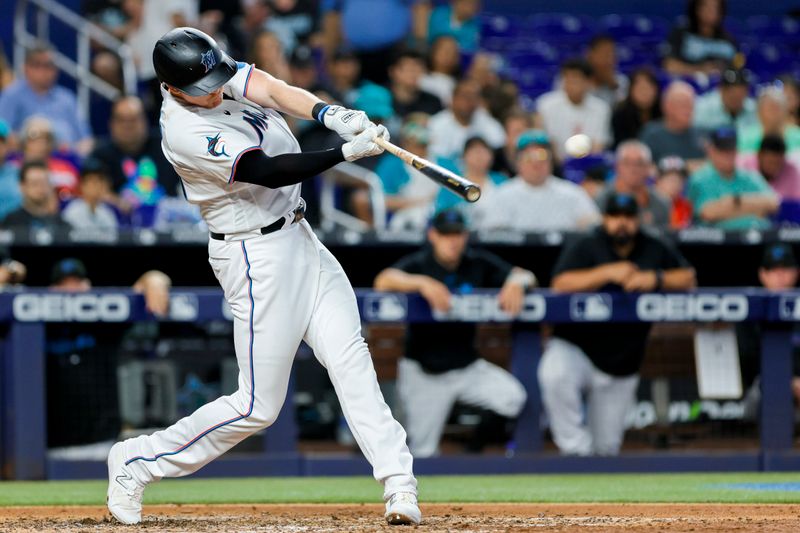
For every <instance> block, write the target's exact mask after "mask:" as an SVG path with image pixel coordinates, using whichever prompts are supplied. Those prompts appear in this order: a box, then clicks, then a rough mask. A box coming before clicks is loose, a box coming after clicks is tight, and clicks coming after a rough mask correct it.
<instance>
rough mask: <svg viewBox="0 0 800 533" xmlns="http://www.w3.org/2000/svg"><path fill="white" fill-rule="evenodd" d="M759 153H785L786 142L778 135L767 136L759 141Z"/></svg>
mask: <svg viewBox="0 0 800 533" xmlns="http://www.w3.org/2000/svg"><path fill="white" fill-rule="evenodd" d="M758 151H759V152H775V153H778V154H785V153H786V141H784V140H783V137H782V136H780V135H773V134H767V135H764V137H763V138H762V139H761V145H760V146H759V147H758Z"/></svg>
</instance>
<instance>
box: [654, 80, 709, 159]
mask: <svg viewBox="0 0 800 533" xmlns="http://www.w3.org/2000/svg"><path fill="white" fill-rule="evenodd" d="M694 97H695V93H694V89H693V88H692V86H691V85H689V84H688V83H686V82H684V81H673V82H672V83H670V84H669V85H668V86H667V88H666V89H665V90H664V94H663V95H662V97H661V110H662V111H663V112H664V118H663V119H661V120H659V121H656V122H649V123H648V124H646V125H645V127H644V129H643V130H642V133H641V135H640V137H639V139H640V140H641V141H642V142H643V143H645V144H646V145H647V146H648V147H649V148H650V151H651V152H652V154H653V159H654V160H656V161H660V160H661V159H662V158H664V157H667V156H671V155H676V156H678V157H680V158H681V159H683V160H684V161H686V165H687V166H688V167H689V169H690V170H692V169H695V168H698V167H699V166H700V165H702V164H703V159H704V156H705V153H704V151H703V140H702V138H701V136H700V132H699V131H698V130H697V128H695V127H694V126H692V115H693V114H694Z"/></svg>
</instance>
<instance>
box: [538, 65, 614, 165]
mask: <svg viewBox="0 0 800 533" xmlns="http://www.w3.org/2000/svg"><path fill="white" fill-rule="evenodd" d="M561 78H562V80H563V84H562V88H561V89H558V90H555V91H551V92H549V93H547V94H544V95H542V96H541V97H539V100H538V101H537V103H536V109H537V112H538V114H539V118H540V120H541V125H542V127H543V129H544V130H545V131H546V132H547V135H548V136H549V137H550V139H551V142H552V146H553V148H554V150H555V154H556V160H557V161H559V162H560V161H563V160H564V158H565V157H566V155H567V153H566V151H565V149H564V142H565V141H566V140H567V139H569V138H570V137H572V136H573V135H575V134H578V133H583V134H586V135H588V136H589V138H590V139H591V140H592V148H591V151H592V153H597V152H600V151H602V150H603V149H604V148H605V147H606V146H608V145H609V144H610V142H611V136H610V133H609V127H610V125H611V123H610V120H611V110H610V109H609V107H608V104H606V103H605V102H604V101H603V100H601V99H599V98H597V97H596V96H593V95H592V94H591V93H590V91H591V89H592V69H591V67H590V66H589V64H588V63H587V62H586V61H585V60H583V59H570V60H567V61H565V62H564V63H563V64H562V65H561Z"/></svg>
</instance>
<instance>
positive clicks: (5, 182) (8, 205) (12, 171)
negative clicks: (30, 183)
mask: <svg viewBox="0 0 800 533" xmlns="http://www.w3.org/2000/svg"><path fill="white" fill-rule="evenodd" d="M8 135H9V131H8V126H7V125H6V123H5V122H3V121H2V120H0V220H3V217H5V216H6V215H7V214H9V213H10V212H12V211H15V210H16V209H17V208H18V207H19V206H21V205H22V193H21V192H20V190H19V171H18V170H17V167H16V166H14V165H13V164H11V163H10V162H8V161H6V155H7V154H8Z"/></svg>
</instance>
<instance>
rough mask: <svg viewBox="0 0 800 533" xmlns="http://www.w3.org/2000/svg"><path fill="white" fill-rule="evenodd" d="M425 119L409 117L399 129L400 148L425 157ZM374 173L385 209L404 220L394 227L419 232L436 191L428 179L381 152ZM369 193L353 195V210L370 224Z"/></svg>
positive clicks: (436, 188)
mask: <svg viewBox="0 0 800 533" xmlns="http://www.w3.org/2000/svg"><path fill="white" fill-rule="evenodd" d="M427 120H428V116H427V115H424V114H422V113H415V114H411V115H409V116H408V118H407V119H406V122H405V124H403V127H402V128H401V130H400V135H399V141H398V142H399V146H400V147H402V148H403V149H405V150H408V151H409V152H411V153H412V154H414V155H417V156H420V157H424V158H427V157H428V128H427V124H426V122H427ZM375 174H377V175H378V177H379V178H380V179H381V183H382V184H383V192H384V194H385V195H386V196H385V197H386V210H387V211H388V212H389V213H391V214H394V213H398V214H399V216H400V217H401V218H402V219H403V220H402V221H401V222H396V221H394V218H393V219H392V222H393V224H395V225H400V226H401V227H403V228H404V229H408V227H410V228H411V229H421V228H423V227H424V226H425V223H426V222H427V216H428V215H429V212H430V206H431V204H432V202H433V199H434V197H435V196H436V193H437V191H438V189H439V186H438V185H436V183H434V182H433V181H432V180H431V179H430V178H428V177H427V176H425V175H424V174H422V173H421V172H420V171H418V170H417V169H415V168H414V167H412V166H410V165H406V164H405V163H403V161H401V160H400V159H399V158H397V157H395V156H393V155H391V154H388V153H384V154H382V155H381V156H380V157H379V158H378V164H377V166H376V167H375ZM370 207H371V206H370V203H369V194H368V193H367V191H366V190H364V189H361V190H359V191H357V192H356V193H355V194H354V195H353V209H354V211H355V214H356V216H358V217H359V218H360V219H361V220H364V221H366V222H369V223H371V222H372V210H371V208H370Z"/></svg>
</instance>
